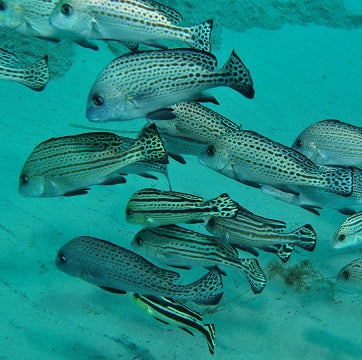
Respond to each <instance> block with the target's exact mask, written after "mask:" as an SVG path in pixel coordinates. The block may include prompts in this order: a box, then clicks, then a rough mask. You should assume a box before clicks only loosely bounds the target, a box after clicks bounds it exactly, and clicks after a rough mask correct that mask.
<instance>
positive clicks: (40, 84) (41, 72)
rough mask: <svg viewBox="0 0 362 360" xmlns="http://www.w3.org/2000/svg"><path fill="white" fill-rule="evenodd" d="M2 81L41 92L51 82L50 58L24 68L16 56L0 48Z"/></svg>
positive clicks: (0, 76) (46, 57) (0, 75)
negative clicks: (16, 83) (12, 82)
mask: <svg viewBox="0 0 362 360" xmlns="http://www.w3.org/2000/svg"><path fill="white" fill-rule="evenodd" d="M0 80H9V81H15V82H18V83H20V84H23V85H25V86H27V87H29V88H30V89H32V90H36V91H41V90H43V89H44V87H45V85H46V84H47V83H48V81H49V68H48V56H47V55H45V56H44V57H43V58H42V59H40V60H39V61H37V62H35V63H34V64H32V65H29V66H26V67H24V66H23V65H22V63H21V62H20V61H19V59H18V58H17V57H16V55H14V54H12V53H10V52H9V51H6V50H4V49H1V48H0Z"/></svg>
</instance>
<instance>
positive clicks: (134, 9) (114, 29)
mask: <svg viewBox="0 0 362 360" xmlns="http://www.w3.org/2000/svg"><path fill="white" fill-rule="evenodd" d="M181 21H182V16H181V15H180V14H179V13H178V12H177V11H175V10H174V9H172V8H169V7H167V6H165V5H162V4H160V3H157V2H156V1H153V0H102V1H99V0H61V1H59V3H58V4H57V6H56V7H55V9H54V11H53V12H52V14H51V16H50V17H49V22H50V24H51V25H52V26H53V27H55V28H56V29H58V30H62V31H65V32H70V33H73V34H77V35H79V36H82V37H85V38H87V39H106V40H120V41H133V42H136V43H144V44H147V45H151V46H158V47H160V45H158V44H157V40H159V39H170V40H179V41H182V42H185V43H187V44H188V45H189V46H191V47H192V48H195V49H200V50H205V51H210V49H211V46H210V36H211V30H212V24H213V22H212V20H208V21H205V22H204V23H202V24H200V25H195V26H190V27H180V26H178V25H177V24H178V23H179V22H181ZM161 47H162V45H161Z"/></svg>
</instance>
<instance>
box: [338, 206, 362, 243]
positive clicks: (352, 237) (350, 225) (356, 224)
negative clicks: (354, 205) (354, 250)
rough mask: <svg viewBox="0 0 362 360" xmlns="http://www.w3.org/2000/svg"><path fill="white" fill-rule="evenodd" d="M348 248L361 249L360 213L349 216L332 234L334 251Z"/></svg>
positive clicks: (361, 219) (361, 227) (361, 221)
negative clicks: (357, 247)
mask: <svg viewBox="0 0 362 360" xmlns="http://www.w3.org/2000/svg"><path fill="white" fill-rule="evenodd" d="M350 246H360V247H362V212H359V213H358V214H354V215H351V216H349V217H348V218H347V219H346V220H344V221H343V223H342V224H341V225H340V227H339V228H338V230H337V231H336V233H335V234H334V237H333V247H334V248H335V249H342V248H346V247H350Z"/></svg>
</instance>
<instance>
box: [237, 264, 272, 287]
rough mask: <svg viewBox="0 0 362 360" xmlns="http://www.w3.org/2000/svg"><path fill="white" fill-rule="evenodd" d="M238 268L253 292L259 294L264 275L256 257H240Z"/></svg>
mask: <svg viewBox="0 0 362 360" xmlns="http://www.w3.org/2000/svg"><path fill="white" fill-rule="evenodd" d="M238 269H239V270H241V271H242V273H243V274H244V275H245V277H246V279H247V280H248V282H249V284H250V287H251V290H253V293H254V294H260V293H261V292H262V291H263V289H264V287H265V284H266V276H265V274H264V272H263V270H262V268H261V267H260V265H259V262H258V260H256V259H240V261H239V265H238Z"/></svg>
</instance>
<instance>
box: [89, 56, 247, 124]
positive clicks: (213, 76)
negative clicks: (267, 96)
mask: <svg viewBox="0 0 362 360" xmlns="http://www.w3.org/2000/svg"><path fill="white" fill-rule="evenodd" d="M219 86H227V87H230V88H232V89H234V90H236V91H238V92H239V93H240V94H242V95H244V96H245V97H247V98H249V99H251V98H253V97H254V89H253V82H252V79H251V77H250V73H249V70H248V69H247V68H246V67H245V65H244V64H243V62H242V61H241V60H240V58H239V57H238V56H237V55H236V53H235V52H234V51H233V52H232V53H231V55H230V57H229V59H228V60H227V61H226V63H225V65H224V66H223V67H221V68H220V69H217V59H216V57H215V56H214V55H213V54H211V53H208V52H205V51H201V50H195V49H172V50H149V51H137V52H133V53H128V54H125V55H122V56H120V57H118V58H116V59H114V60H113V61H111V62H110V63H109V64H108V65H107V66H106V67H105V69H104V70H103V71H102V72H101V73H100V74H99V75H98V77H97V79H96V81H95V82H94V84H93V86H92V88H91V90H90V92H89V95H88V103H87V113H86V114H87V118H88V120H90V121H121V120H130V119H135V118H140V117H147V116H148V117H152V112H153V111H156V110H157V111H159V110H160V109H164V108H167V107H168V106H171V105H173V104H176V103H179V102H182V101H187V100H197V101H205V100H206V101H210V96H207V95H204V94H203V91H204V90H207V89H211V88H214V87H219Z"/></svg>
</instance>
